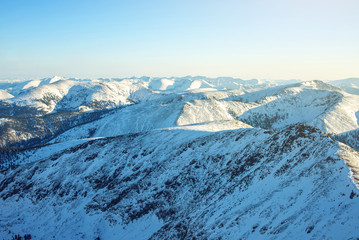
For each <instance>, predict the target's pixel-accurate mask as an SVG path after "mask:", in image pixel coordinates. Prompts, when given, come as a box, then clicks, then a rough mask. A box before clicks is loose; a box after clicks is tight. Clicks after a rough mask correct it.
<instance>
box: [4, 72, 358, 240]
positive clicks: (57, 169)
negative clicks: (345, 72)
mask: <svg viewBox="0 0 359 240" xmlns="http://www.w3.org/2000/svg"><path fill="white" fill-rule="evenodd" d="M348 84H349V85H348ZM356 84H357V83H356V80H355V79H350V80H346V81H344V80H342V81H334V82H329V83H324V82H322V81H308V82H298V81H296V80H293V81H283V82H274V83H273V82H269V81H264V80H256V79H253V80H248V81H244V80H241V79H236V78H224V77H223V78H206V77H202V76H197V77H191V76H187V77H181V78H177V77H167V78H149V77H141V78H127V79H92V80H90V79H72V78H63V77H58V76H56V77H52V78H47V79H40V80H37V79H35V80H29V81H25V82H15V83H7V82H0V103H1V105H0V107H3V109H4V112H5V110H6V111H7V112H6V114H10V115H11V114H12V113H14V114H15V115H11V116H7V115H6V114H5V115H4V116H2V115H1V116H0V130H1V134H2V135H1V139H0V140H1V141H2V142H5V143H8V142H10V140H13V143H15V144H16V141H20V140H21V141H24V140H26V139H28V140H32V141H33V142H34V143H35V144H34V145H23V146H25V148H11V146H10V147H9V149H10V151H8V148H4V151H1V152H0V167H1V168H2V171H0V206H1V208H0V239H2V238H4V239H11V237H12V236H14V235H15V234H21V235H24V234H28V233H30V234H32V236H33V238H35V239H51V238H52V239H95V238H97V237H100V238H101V239H110V240H111V239H193V238H195V239H356V238H358V237H359V235H358V232H359V224H358V222H359V207H358V206H359V191H358V187H359V153H358V152H357V150H358V149H359V144H358V131H359V96H358V95H356V93H355V91H354V90H353V89H355V88H356V86H357V85H356ZM348 86H349V87H350V89H349V88H348ZM348 89H349V90H348ZM6 94H7V95H6ZM2 96H4V97H2ZM16 108H18V109H20V110H18V111H13V110H14V109H16ZM27 108H29V109H31V111H29V112H30V113H29V114H28V115H26V116H25V117H24V116H17V115H16V114H18V112H20V113H21V112H22V110H26V109H27ZM9 109H10V110H11V111H8V110H9ZM33 109H37V110H36V111H35V110H33ZM105 109H112V110H110V111H104V112H101V111H103V110H105ZM96 111H99V112H101V114H98V115H96V114H97V112H96ZM24 112H26V111H24ZM66 112H74V113H76V115H75V116H74V117H73V118H66V117H68V116H72V115H71V114H70V115H65V114H64V113H66ZM91 113H96V114H92V115H91ZM52 114H53V115H52ZM86 114H87V115H86ZM62 118H63V119H64V120H63V121H62V120H61V119H62ZM54 119H55V120H54ZM65 120H66V121H65ZM32 123H35V124H39V125H38V126H37V125H36V126H34V125H32ZM40 123H41V124H40ZM34 131H36V133H35V132H34ZM45 133H46V134H48V135H46V134H45ZM49 134H50V135H49ZM51 134H53V135H52V136H51ZM45 140H46V141H45ZM338 141H340V142H341V143H340V142H338ZM9 144H10V143H9ZM14 146H17V145H14ZM350 146H351V147H350ZM355 149H356V150H355ZM1 150H2V149H1Z"/></svg>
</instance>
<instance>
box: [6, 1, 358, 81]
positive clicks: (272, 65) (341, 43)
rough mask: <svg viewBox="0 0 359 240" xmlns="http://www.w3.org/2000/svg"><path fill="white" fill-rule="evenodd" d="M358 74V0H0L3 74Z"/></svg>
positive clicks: (281, 76)
mask: <svg viewBox="0 0 359 240" xmlns="http://www.w3.org/2000/svg"><path fill="white" fill-rule="evenodd" d="M53 75H61V76H65V77H89V78H97V77H131V76H142V75H147V76H163V77H165V76H167V77H170V76H185V75H205V76H213V77H214V76H233V77H241V78H243V79H249V78H259V79H302V80H311V79H322V80H330V79H341V78H347V77H359V1H358V0H237V1H235V0H221V1H219V0H181V1H179V0H178V1H177V0H122V1H121V0H117V1H115V0H96V1H95V0H42V1H41V0H31V1H30V0H0V78H1V79H6V78H8V79H10V78H19V79H24V78H25V79H26V78H38V77H48V76H53Z"/></svg>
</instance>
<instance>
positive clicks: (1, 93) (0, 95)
mask: <svg viewBox="0 0 359 240" xmlns="http://www.w3.org/2000/svg"><path fill="white" fill-rule="evenodd" d="M12 97H14V96H13V95H11V94H10V93H8V92H7V91H5V90H2V89H0V100H3V99H7V98H12Z"/></svg>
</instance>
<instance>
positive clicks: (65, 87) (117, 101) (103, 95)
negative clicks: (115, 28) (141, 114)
mask: <svg viewBox="0 0 359 240" xmlns="http://www.w3.org/2000/svg"><path fill="white" fill-rule="evenodd" d="M39 81H40V80H37V81H31V82H27V83H26V85H25V86H22V89H21V92H18V93H17V95H16V96H15V97H14V98H12V99H9V100H6V101H5V102H4V103H6V104H9V105H10V106H9V108H20V107H22V108H25V107H28V108H32V109H36V110H37V115H38V114H47V113H54V112H60V111H90V110H98V109H104V108H111V107H116V106H121V105H126V104H132V103H134V102H138V101H145V100H148V99H151V97H153V93H152V92H151V90H149V89H147V88H146V87H144V86H143V84H141V83H139V84H133V83H131V82H129V81H121V82H118V81H100V80H92V81H89V80H67V79H64V78H60V77H56V78H51V79H44V80H42V81H40V82H39ZM34 115H36V112H35V113H34ZM13 116H16V114H15V115H13Z"/></svg>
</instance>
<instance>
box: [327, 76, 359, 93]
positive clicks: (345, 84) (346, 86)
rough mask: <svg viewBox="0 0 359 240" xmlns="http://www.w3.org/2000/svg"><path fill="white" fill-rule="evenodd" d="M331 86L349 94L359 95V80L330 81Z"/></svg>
mask: <svg viewBox="0 0 359 240" xmlns="http://www.w3.org/2000/svg"><path fill="white" fill-rule="evenodd" d="M329 84H331V85H333V86H336V87H339V88H341V89H342V90H344V91H346V92H348V93H351V94H356V95H359V78H348V79H343V80H335V81H330V82H329Z"/></svg>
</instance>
